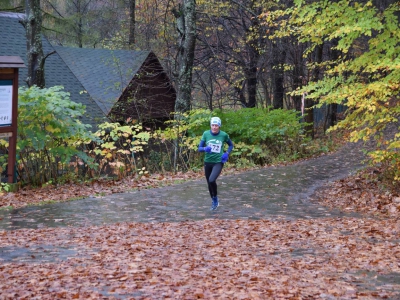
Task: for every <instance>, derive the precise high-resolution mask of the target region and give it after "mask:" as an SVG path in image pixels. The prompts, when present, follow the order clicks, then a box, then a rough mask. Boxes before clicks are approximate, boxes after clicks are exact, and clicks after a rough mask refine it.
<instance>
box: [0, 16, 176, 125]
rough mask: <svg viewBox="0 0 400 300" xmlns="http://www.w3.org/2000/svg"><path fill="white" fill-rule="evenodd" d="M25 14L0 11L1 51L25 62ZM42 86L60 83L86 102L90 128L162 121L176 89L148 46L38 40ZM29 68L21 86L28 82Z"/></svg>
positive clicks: (22, 75)
mask: <svg viewBox="0 0 400 300" xmlns="http://www.w3.org/2000/svg"><path fill="white" fill-rule="evenodd" d="M23 17H24V15H23V14H17V13H6V12H0V28H1V30H0V55H4V56H19V57H21V58H22V59H23V60H24V63H25V65H28V63H27V56H26V51H27V50H26V34H25V29H24V27H23V26H22V24H21V23H20V22H19V21H20V20H21V19H22V18H23ZM42 44H43V52H44V55H46V54H48V53H51V52H53V51H55V53H54V54H52V55H50V56H49V57H48V58H47V59H46V63H45V80H46V87H51V86H56V85H59V86H64V90H65V91H66V92H69V93H70V96H71V100H72V101H74V102H77V103H82V104H84V105H85V106H86V115H85V116H84V117H83V118H82V122H83V123H86V124H91V125H92V128H93V130H95V129H96V128H97V125H98V124H99V123H102V122H104V121H113V122H114V121H119V122H122V123H123V122H125V121H127V120H132V119H134V120H138V121H140V122H149V121H150V120H153V121H159V122H162V121H164V120H166V119H169V118H170V117H171V112H173V111H174V107H175V99H176V92H175V89H174V87H173V85H172V82H171V80H170V79H169V77H168V76H167V74H166V72H165V71H164V69H163V67H162V65H161V63H160V61H159V60H158V58H157V57H156V55H155V54H154V53H153V52H151V51H128V50H107V49H88V48H71V47H61V46H53V45H51V44H50V43H49V41H48V40H47V39H45V38H43V39H42ZM26 77H27V69H26V68H25V69H21V70H20V74H19V81H20V82H19V85H20V86H24V85H25V86H26V82H25V79H26Z"/></svg>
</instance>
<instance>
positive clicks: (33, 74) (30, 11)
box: [22, 0, 46, 88]
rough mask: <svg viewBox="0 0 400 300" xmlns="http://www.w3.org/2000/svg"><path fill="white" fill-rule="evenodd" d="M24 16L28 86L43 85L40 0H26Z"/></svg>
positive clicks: (43, 60)
mask: <svg viewBox="0 0 400 300" xmlns="http://www.w3.org/2000/svg"><path fill="white" fill-rule="evenodd" d="M25 4H26V6H25V9H26V17H25V19H24V20H23V21H22V23H23V24H24V26H25V29H26V46H27V56H28V57H27V61H28V78H27V79H26V82H27V84H28V86H33V85H37V86H38V87H40V88H44V87H45V85H46V84H45V77H44V63H45V60H46V57H45V56H44V54H43V47H42V11H41V9H40V0H26V2H25Z"/></svg>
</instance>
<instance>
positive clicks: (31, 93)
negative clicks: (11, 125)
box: [17, 86, 95, 185]
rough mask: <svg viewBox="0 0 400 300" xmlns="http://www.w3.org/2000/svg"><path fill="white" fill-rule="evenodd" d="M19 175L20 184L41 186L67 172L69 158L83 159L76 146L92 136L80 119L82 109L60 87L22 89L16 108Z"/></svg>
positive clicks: (83, 109) (87, 161)
mask: <svg viewBox="0 0 400 300" xmlns="http://www.w3.org/2000/svg"><path fill="white" fill-rule="evenodd" d="M18 112H19V116H18V140H17V151H18V155H17V158H18V162H17V163H18V172H19V175H20V177H21V178H20V179H21V180H22V181H23V182H27V183H28V182H29V183H30V184H34V185H40V184H43V183H45V182H47V181H48V180H50V179H57V178H58V177H59V175H60V174H62V173H63V172H65V171H66V170H68V164H69V162H70V161H71V159H72V158H73V157H74V156H75V155H78V157H81V158H85V161H84V163H91V161H90V159H89V158H88V157H87V156H85V155H84V154H83V152H82V150H79V149H78V148H77V145H81V144H83V143H87V142H89V141H91V140H93V139H95V137H94V136H93V135H92V134H91V132H90V130H89V128H90V125H84V124H82V123H81V122H80V121H79V120H77V119H78V118H79V117H81V116H82V115H83V114H84V112H85V107H84V106H83V105H81V104H78V103H74V102H72V101H71V100H70V98H69V93H66V92H64V91H63V87H61V86H55V87H51V88H47V89H40V88H38V87H36V86H33V87H31V88H25V87H21V88H20V90H19V108H18Z"/></svg>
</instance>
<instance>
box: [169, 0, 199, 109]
mask: <svg viewBox="0 0 400 300" xmlns="http://www.w3.org/2000/svg"><path fill="white" fill-rule="evenodd" d="M173 13H174V15H175V18H176V21H177V30H178V33H179V36H180V41H179V48H178V55H177V61H176V73H175V74H176V77H177V80H176V85H177V86H176V89H177V95H176V103H175V112H177V113H179V112H186V111H188V110H190V108H191V93H192V71H193V62H194V50H195V44H196V4H195V0H183V6H179V9H178V10H176V9H174V10H173Z"/></svg>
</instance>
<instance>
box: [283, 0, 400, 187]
mask: <svg viewBox="0 0 400 300" xmlns="http://www.w3.org/2000/svg"><path fill="white" fill-rule="evenodd" d="M376 2H378V3H379V6H376V5H375V4H374V3H373V2H372V1H360V2H357V1H348V0H339V1H335V2H329V1H323V2H320V1H317V2H312V3H309V2H308V1H303V0H297V1H295V4H296V5H295V7H293V8H292V9H290V10H288V11H286V12H285V13H286V14H288V15H289V16H290V18H289V20H288V22H287V24H289V25H290V29H291V32H290V31H286V32H289V33H290V34H291V33H292V32H295V33H296V34H297V37H298V39H299V41H300V42H302V43H308V44H309V48H308V49H307V50H306V52H305V55H308V54H309V53H311V52H313V51H314V49H315V48H316V47H317V46H318V45H323V44H324V43H332V44H333V45H334V49H335V51H339V52H340V55H335V56H336V57H335V58H334V59H332V60H328V61H324V74H323V77H322V78H320V79H319V80H316V81H311V82H309V83H308V84H307V86H305V87H303V88H302V89H299V90H297V91H295V94H301V93H307V97H308V98H309V99H313V100H318V101H319V102H320V104H327V105H329V104H345V105H346V106H347V107H348V111H347V116H346V118H345V120H343V121H342V122H340V123H338V125H337V127H343V128H347V129H350V130H351V134H350V140H351V141H357V140H364V141H367V140H369V139H370V138H371V137H374V138H377V139H378V141H379V143H378V145H379V148H378V149H375V151H372V152H371V153H370V156H371V158H372V160H373V161H374V162H376V163H380V164H382V165H386V166H388V168H389V169H390V170H391V172H392V174H393V176H394V180H398V181H400V154H399V151H398V150H399V148H400V135H399V134H396V135H395V136H393V137H391V139H389V140H383V135H382V131H383V129H385V128H386V126H387V125H388V124H391V123H397V122H398V121H399V118H400V99H399V94H400V84H399V82H400V26H399V24H400V23H399V13H400V6H399V1H376ZM286 29H287V28H286ZM397 126H398V125H397Z"/></svg>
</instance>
